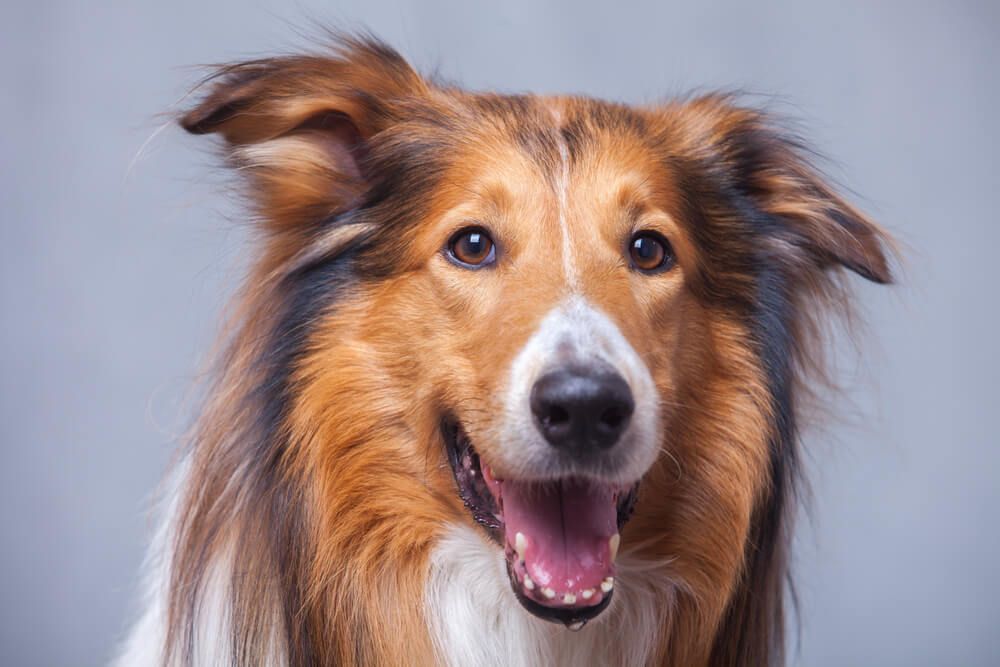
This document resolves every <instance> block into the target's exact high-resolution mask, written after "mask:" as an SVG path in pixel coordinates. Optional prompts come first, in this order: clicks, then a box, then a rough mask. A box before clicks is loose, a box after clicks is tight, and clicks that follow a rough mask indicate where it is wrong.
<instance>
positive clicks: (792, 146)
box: [675, 95, 893, 283]
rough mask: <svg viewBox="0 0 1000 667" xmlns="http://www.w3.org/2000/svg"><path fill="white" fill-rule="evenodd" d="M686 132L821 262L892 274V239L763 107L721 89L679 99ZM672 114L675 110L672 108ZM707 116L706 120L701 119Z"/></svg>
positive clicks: (730, 184)
mask: <svg viewBox="0 0 1000 667" xmlns="http://www.w3.org/2000/svg"><path fill="white" fill-rule="evenodd" d="M684 107H685V108H684V113H682V114H680V116H681V117H685V119H684V120H683V121H681V122H683V123H685V124H686V125H687V128H688V129H689V130H693V129H694V128H697V129H694V131H693V132H690V131H689V132H688V136H692V134H693V135H696V136H698V137H699V138H698V139H697V140H696V141H700V142H701V146H700V147H694V146H692V149H693V150H695V151H698V152H701V151H704V150H706V149H707V150H710V151H711V154H710V155H709V156H706V157H707V159H708V160H709V161H712V162H716V163H719V164H720V171H721V172H722V176H721V177H722V178H723V179H724V181H725V187H726V188H727V189H728V190H730V191H732V192H735V193H736V194H737V195H738V196H741V197H745V198H749V200H750V201H751V202H752V205H753V206H754V207H755V208H756V209H758V210H760V211H762V212H764V213H765V214H766V215H767V216H768V218H769V219H772V220H776V221H778V222H779V224H780V225H781V228H782V229H781V231H782V237H783V240H786V241H788V242H790V243H791V244H793V245H794V247H796V248H798V249H800V250H802V251H804V253H805V256H806V258H807V259H809V260H812V262H814V265H819V266H820V267H821V268H829V267H833V266H843V267H846V268H848V269H850V270H851V271H854V272H855V273H857V274H859V275H861V276H863V277H864V278H866V279H868V280H870V281H872V282H876V283H890V282H892V271H891V268H890V263H889V257H890V256H891V254H892V253H893V246H892V242H891V240H890V238H889V236H888V234H886V233H885V232H884V231H883V230H882V228H881V227H879V226H878V225H877V224H876V223H874V222H873V221H872V220H870V219H869V218H868V217H867V216H866V215H865V214H863V213H862V212H861V211H859V210H858V209H857V208H855V207H854V206H852V205H851V204H850V203H848V202H847V201H846V200H845V199H844V198H843V197H842V196H840V195H839V194H838V193H837V192H836V191H835V190H834V189H833V187H831V186H830V185H829V183H828V182H827V180H826V179H825V178H824V177H823V175H822V174H821V173H820V172H819V171H818V170H817V169H816V168H815V167H813V166H812V164H811V163H810V160H809V157H810V151H809V150H808V149H807V148H806V147H805V146H804V145H803V144H802V143H801V142H800V141H799V140H798V139H797V138H796V137H795V136H794V135H793V134H792V133H790V132H787V131H785V130H783V129H781V128H780V127H779V126H778V124H777V123H775V122H773V121H772V119H771V118H770V117H769V116H768V115H767V114H766V113H763V112H761V111H758V110H755V109H750V108H745V107H741V106H739V105H736V104H734V103H733V102H732V99H731V98H729V97H727V96H723V95H710V96H706V97H702V98H699V99H696V100H694V101H692V102H689V103H687V104H685V105H684ZM675 118H676V116H675ZM706 121H707V122H706Z"/></svg>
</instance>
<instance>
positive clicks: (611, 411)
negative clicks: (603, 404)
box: [600, 407, 625, 430]
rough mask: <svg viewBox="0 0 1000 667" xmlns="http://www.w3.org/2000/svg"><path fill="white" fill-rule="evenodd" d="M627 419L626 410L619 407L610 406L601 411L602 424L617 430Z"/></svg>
mask: <svg viewBox="0 0 1000 667" xmlns="http://www.w3.org/2000/svg"><path fill="white" fill-rule="evenodd" d="M624 421H625V412H624V411H623V410H622V409H621V408H618V407H613V408H608V409H607V410H605V411H604V412H602V413H601V417H600V422H601V426H604V427H607V428H609V429H615V430H617V429H618V427H619V426H621V425H622V422H624Z"/></svg>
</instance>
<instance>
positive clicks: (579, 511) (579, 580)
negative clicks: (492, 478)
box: [499, 480, 618, 596]
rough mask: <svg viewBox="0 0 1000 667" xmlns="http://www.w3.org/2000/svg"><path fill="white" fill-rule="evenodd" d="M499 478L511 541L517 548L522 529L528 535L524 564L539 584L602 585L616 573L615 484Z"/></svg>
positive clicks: (566, 587) (561, 587)
mask: <svg viewBox="0 0 1000 667" xmlns="http://www.w3.org/2000/svg"><path fill="white" fill-rule="evenodd" d="M499 484H500V492H501V497H502V499H503V517H504V532H505V533H506V540H507V544H508V545H510V547H511V548H515V545H516V544H517V534H518V533H522V534H523V535H524V538H525V539H524V544H526V548H525V549H524V568H525V570H526V572H527V574H528V575H529V576H530V577H531V579H532V580H533V581H534V583H535V584H536V585H537V586H539V587H548V588H551V589H553V590H554V591H555V592H557V593H558V594H559V595H560V596H561V595H562V594H563V593H577V592H578V591H582V590H585V589H596V590H598V591H599V590H600V585H601V582H602V581H604V580H605V579H606V578H607V577H611V576H613V575H614V562H613V561H612V557H611V550H610V547H609V540H610V538H611V537H612V536H613V535H615V534H616V533H617V532H618V511H617V502H616V498H615V495H616V493H615V491H616V490H615V489H614V488H612V487H610V486H607V485H595V484H591V483H588V482H578V481H570V480H564V481H561V482H550V483H545V484H538V483H534V484H532V483H529V482H517V481H513V480H503V481H502V482H500V483H499Z"/></svg>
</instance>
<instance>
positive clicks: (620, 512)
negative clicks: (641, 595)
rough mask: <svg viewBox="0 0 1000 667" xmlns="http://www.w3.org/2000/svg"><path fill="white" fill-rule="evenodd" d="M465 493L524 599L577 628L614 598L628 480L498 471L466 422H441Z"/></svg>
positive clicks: (631, 493)
mask: <svg viewBox="0 0 1000 667" xmlns="http://www.w3.org/2000/svg"><path fill="white" fill-rule="evenodd" d="M441 431H442V434H443V436H444V439H445V443H446V444H447V449H448V459H449V461H450V463H451V467H452V471H453V472H454V474H455V482H456V483H457V485H458V492H459V496H460V497H461V498H462V502H464V503H465V506H466V507H467V508H469V511H470V512H471V513H472V516H473V518H474V519H475V520H476V521H477V522H478V523H479V524H481V525H482V526H483V527H484V528H485V529H486V531H487V532H488V533H489V535H490V537H492V538H493V539H494V540H495V541H496V542H497V543H498V544H499V545H500V546H502V547H503V549H504V554H505V555H506V558H507V574H508V576H509V577H510V584H511V587H512V588H513V590H514V593H515V595H516V596H517V599H518V601H519V602H520V603H521V604H522V605H523V606H524V608H525V609H527V610H528V611H529V612H531V613H532V614H534V615H535V616H538V617H539V618H543V619H545V620H547V621H553V622H558V623H563V624H565V625H566V627H568V628H570V629H572V630H579V629H580V628H582V627H583V625H584V624H585V623H586V622H587V621H589V620H590V619H592V618H594V617H595V616H597V615H598V614H600V613H601V612H602V611H603V610H604V609H605V608H607V606H608V604H609V603H610V602H611V596H612V594H613V593H614V585H615V579H614V577H615V557H616V555H617V553H618V546H619V542H620V537H619V531H620V530H621V527H622V526H623V525H624V524H625V522H626V521H627V520H628V518H629V516H630V515H631V513H632V509H633V507H634V505H635V500H636V493H637V490H638V486H639V484H638V482H636V483H635V484H633V485H631V486H629V487H622V486H620V485H614V484H609V483H606V482H597V481H593V480H589V479H583V478H577V477H565V478H561V479H552V480H545V481H537V480H531V481H527V480H523V481H522V480H514V479H498V478H496V477H495V476H494V475H493V472H492V470H491V469H490V466H489V464H488V463H486V462H485V461H483V460H481V459H480V457H479V454H478V453H477V452H476V450H475V448H474V447H473V446H472V443H471V442H470V441H469V438H468V437H467V436H466V434H465V432H464V430H463V429H462V428H461V426H460V425H459V424H458V423H457V422H454V421H445V422H444V423H443V424H442V428H441Z"/></svg>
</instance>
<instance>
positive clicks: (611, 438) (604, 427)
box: [531, 367, 635, 452]
mask: <svg viewBox="0 0 1000 667" xmlns="http://www.w3.org/2000/svg"><path fill="white" fill-rule="evenodd" d="M634 407H635V403H634V401H633V400H632V390H631V389H629V386H628V383H627V382H625V378H623V377H622V376H621V375H619V374H618V373H617V372H615V371H614V370H613V369H611V368H602V367H597V368H561V369H559V370H556V371H551V372H549V373H546V374H545V375H543V376H542V377H540V378H539V379H538V380H537V381H536V382H535V386H534V387H532V388H531V412H532V413H533V414H534V417H535V425H536V426H537V427H538V430H539V431H540V432H541V434H542V435H543V436H545V439H546V440H547V441H548V442H549V444H550V445H552V446H553V447H559V448H564V449H572V450H575V451H577V452H584V451H587V450H595V449H608V448H609V447H612V446H613V445H614V444H615V443H616V442H618V439H619V438H620V437H621V434H622V433H623V432H624V431H625V428H626V427H627V426H628V420H629V418H630V417H631V416H632V410H633V409H634Z"/></svg>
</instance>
